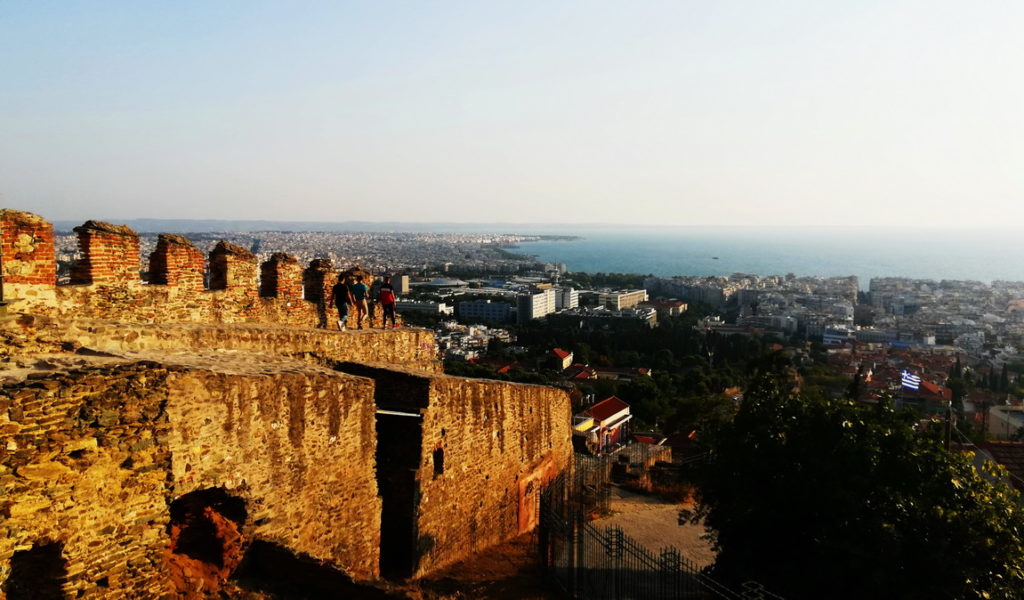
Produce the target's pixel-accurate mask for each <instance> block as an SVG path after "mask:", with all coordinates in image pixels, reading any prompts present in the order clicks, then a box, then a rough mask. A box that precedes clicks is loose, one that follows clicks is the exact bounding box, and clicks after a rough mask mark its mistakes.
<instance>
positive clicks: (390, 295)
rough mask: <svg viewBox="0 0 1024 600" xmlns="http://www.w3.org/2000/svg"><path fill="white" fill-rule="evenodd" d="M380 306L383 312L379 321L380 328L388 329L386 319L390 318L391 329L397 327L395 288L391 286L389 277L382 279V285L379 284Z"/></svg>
mask: <svg viewBox="0 0 1024 600" xmlns="http://www.w3.org/2000/svg"><path fill="white" fill-rule="evenodd" d="M378 297H379V298H380V306H381V310H382V311H383V315H381V319H380V328H381V329H387V328H388V317H391V328H392V329H394V328H395V327H398V325H397V324H396V323H395V301H396V298H395V288H393V287H392V286H391V277H387V276H386V277H384V283H382V284H380V293H379V296H378Z"/></svg>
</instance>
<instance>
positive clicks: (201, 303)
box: [0, 210, 379, 328]
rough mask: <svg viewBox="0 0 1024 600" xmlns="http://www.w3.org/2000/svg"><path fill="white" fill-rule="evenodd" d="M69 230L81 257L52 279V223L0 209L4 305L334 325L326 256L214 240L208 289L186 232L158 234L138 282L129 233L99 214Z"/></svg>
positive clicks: (142, 317)
mask: <svg viewBox="0 0 1024 600" xmlns="http://www.w3.org/2000/svg"><path fill="white" fill-rule="evenodd" d="M75 231H76V232H77V233H78V237H79V246H80V250H81V253H82V257H81V259H80V260H79V261H78V262H77V263H76V264H75V265H74V267H73V269H72V277H71V281H72V285H60V286H58V285H56V262H55V256H54V246H53V227H52V226H51V225H50V224H49V223H47V222H46V221H45V220H43V219H42V218H40V217H38V216H36V215H33V214H31V213H25V212H20V211H13V210H2V211H0V240H2V241H3V244H4V245H3V246H2V250H3V254H2V255H0V270H2V272H3V274H4V275H5V276H6V277H5V281H4V284H3V285H4V287H3V289H4V297H5V299H7V300H9V301H12V302H11V305H10V307H9V310H10V311H13V312H20V313H30V314H35V315H50V316H58V317H65V318H73V317H80V316H88V317H90V318H94V319H102V320H111V321H119V322H132V323H183V322H193V323H195V322H201V323H276V324H281V325H290V326H294V327H321V328H324V327H327V326H328V325H329V324H330V325H331V327H332V328H333V323H334V321H335V319H336V318H337V315H336V313H335V310H334V308H333V307H327V306H326V305H325V302H324V301H325V299H326V296H327V292H328V291H329V290H330V287H331V286H332V285H334V283H335V281H336V280H337V273H335V272H334V271H333V265H332V264H331V261H329V260H325V259H315V260H313V261H312V262H311V263H310V266H309V267H308V268H306V269H302V268H301V266H300V265H299V264H298V262H297V261H295V260H294V258H292V257H289V256H288V255H286V254H283V253H277V254H274V255H273V256H272V257H271V259H270V260H269V261H267V264H265V265H263V266H260V265H257V259H256V257H255V256H254V255H253V254H252V253H251V252H249V251H248V250H246V249H244V248H241V247H239V246H235V245H233V244H229V243H227V242H223V241H222V242H220V243H218V244H217V245H216V247H215V248H214V249H213V251H211V252H210V256H209V272H210V275H209V288H208V289H207V288H206V287H205V286H204V283H203V273H204V271H205V270H206V261H205V260H206V259H205V258H204V257H203V256H202V253H201V252H200V251H199V250H197V249H196V248H195V247H193V246H192V244H191V242H189V241H188V240H187V239H186V238H183V237H181V236H175V235H170V234H161V235H160V236H159V238H158V241H157V247H156V250H155V251H154V252H153V253H152V254H151V255H150V258H149V270H150V273H149V278H148V279H149V281H148V284H144V283H143V282H142V279H141V276H140V273H139V266H138V257H139V239H138V235H137V234H136V233H135V232H134V231H132V230H131V229H130V228H128V227H125V226H123V225H111V224H110V223H103V222H100V221H87V222H86V223H85V224H84V225H82V226H80V227H76V228H75ZM360 271H361V270H360ZM263 278H265V279H266V281H265V282H264V281H262V279H263ZM261 296H262V297H261ZM378 318H379V315H378ZM377 324H379V322H376V321H375V322H374V323H372V324H371V325H377Z"/></svg>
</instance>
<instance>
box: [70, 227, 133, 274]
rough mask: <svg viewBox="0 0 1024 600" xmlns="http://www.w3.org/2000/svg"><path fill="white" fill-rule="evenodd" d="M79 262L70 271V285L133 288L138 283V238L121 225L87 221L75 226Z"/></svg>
mask: <svg viewBox="0 0 1024 600" xmlns="http://www.w3.org/2000/svg"><path fill="white" fill-rule="evenodd" d="M75 233H77V234H78V248H79V250H80V251H81V253H82V259H81V260H80V261H78V262H77V263H76V264H75V266H74V267H73V268H72V270H71V283H86V284H89V283H92V284H96V283H102V284H108V285H132V284H138V283H139V235H138V234H137V233H135V232H134V231H132V230H131V229H130V228H128V227H126V226H124V225H112V224H110V223H104V222H103V221H86V222H85V223H84V224H83V225H80V226H78V227H75Z"/></svg>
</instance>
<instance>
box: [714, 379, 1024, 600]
mask: <svg viewBox="0 0 1024 600" xmlns="http://www.w3.org/2000/svg"><path fill="white" fill-rule="evenodd" d="M930 429H932V431H919V430H917V429H916V428H915V427H914V419H913V417H912V416H910V415H908V414H906V413H903V412H897V411H894V410H893V409H892V408H890V407H889V406H888V405H887V404H885V403H881V404H878V405H877V406H870V407H865V406H861V405H858V404H856V403H854V402H851V401H848V400H840V401H828V400H824V399H806V398H802V397H800V396H797V395H794V394H791V393H788V392H786V391H784V389H783V386H781V385H780V384H779V383H778V380H777V379H775V378H772V377H770V376H765V377H763V378H761V379H760V380H759V381H758V382H757V383H756V384H755V385H754V386H752V387H751V388H750V389H749V390H748V392H747V394H746V396H745V399H744V402H743V404H742V406H741V408H740V410H739V412H738V413H737V415H736V417H735V419H734V420H733V421H732V422H731V423H728V422H727V423H724V424H721V425H719V426H718V427H717V428H713V429H712V430H711V431H709V432H708V433H707V435H706V436H705V439H706V442H707V443H708V446H709V450H710V459H709V461H708V463H707V465H706V468H705V472H704V474H703V482H702V505H701V506H702V508H701V510H700V511H699V514H701V515H703V516H704V517H705V518H706V522H707V524H708V525H709V526H710V527H711V528H713V529H714V530H715V531H717V539H716V544H717V546H718V549H719V557H718V562H717V564H716V570H717V571H718V573H719V575H720V576H722V577H725V578H735V579H738V580H748V579H752V580H757V581H760V582H761V583H763V584H764V585H766V586H767V587H768V589H771V590H772V591H773V592H775V593H777V594H780V595H782V596H784V597H785V598H787V600H802V599H811V598H813V599H816V600H817V599H821V598H837V599H847V598H849V599H853V598H858V599H862V598H899V599H909V600H915V599H922V600H923V599H929V600H933V599H939V598H951V599H952V598H992V599H1005V600H1009V599H1011V598H1020V597H1021V596H1020V594H1021V590H1024V544H1022V536H1024V513H1022V509H1021V505H1020V496H1019V494H1018V493H1017V492H1016V491H1015V490H1014V489H1012V488H1011V487H1009V486H1008V485H1007V484H1006V483H1004V481H1003V479H1001V477H1004V476H1005V471H1002V469H1001V468H993V469H991V470H988V471H987V473H986V475H987V477H986V476H983V474H981V473H979V472H978V471H977V470H976V468H975V467H974V466H973V465H972V462H971V457H970V456H969V455H967V454H963V453H959V452H948V451H946V450H945V448H943V446H942V444H941V442H940V437H941V428H940V427H935V428H930Z"/></svg>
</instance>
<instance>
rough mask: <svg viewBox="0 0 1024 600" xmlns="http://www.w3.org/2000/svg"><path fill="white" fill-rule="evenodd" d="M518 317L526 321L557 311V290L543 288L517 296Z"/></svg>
mask: <svg viewBox="0 0 1024 600" xmlns="http://www.w3.org/2000/svg"><path fill="white" fill-rule="evenodd" d="M516 309H517V312H516V315H517V317H516V319H517V320H518V321H519V322H520V323H525V322H527V321H530V320H532V319H539V318H541V317H543V316H544V315H549V314H551V313H553V312H555V290H553V289H548V290H541V291H538V292H531V293H528V294H519V295H518V296H517V297H516Z"/></svg>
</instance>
